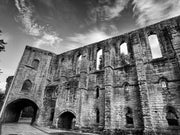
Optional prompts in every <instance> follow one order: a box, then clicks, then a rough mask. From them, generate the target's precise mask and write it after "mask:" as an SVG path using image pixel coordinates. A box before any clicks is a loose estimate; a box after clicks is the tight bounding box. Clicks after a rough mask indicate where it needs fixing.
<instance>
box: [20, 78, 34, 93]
mask: <svg viewBox="0 0 180 135" xmlns="http://www.w3.org/2000/svg"><path fill="white" fill-rule="evenodd" d="M31 88H32V82H31V81H30V80H29V79H27V80H25V81H24V83H23V86H22V89H21V91H24V92H30V91H31Z"/></svg>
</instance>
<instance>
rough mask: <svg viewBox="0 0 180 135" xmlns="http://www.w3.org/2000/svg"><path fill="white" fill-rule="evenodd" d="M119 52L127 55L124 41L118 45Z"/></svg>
mask: <svg viewBox="0 0 180 135" xmlns="http://www.w3.org/2000/svg"><path fill="white" fill-rule="evenodd" d="M120 54H124V55H128V48H127V43H126V42H124V43H122V44H121V45H120Z"/></svg>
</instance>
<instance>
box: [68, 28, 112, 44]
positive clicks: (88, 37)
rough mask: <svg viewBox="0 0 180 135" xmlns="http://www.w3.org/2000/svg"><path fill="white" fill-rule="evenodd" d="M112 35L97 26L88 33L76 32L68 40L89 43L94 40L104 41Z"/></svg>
mask: <svg viewBox="0 0 180 135" xmlns="http://www.w3.org/2000/svg"><path fill="white" fill-rule="evenodd" d="M110 37H111V36H109V35H107V34H106V33H105V32H103V31H102V30H99V29H97V28H95V29H93V30H90V31H88V32H87V33H83V34H75V35H74V36H72V37H69V38H68V40H70V41H72V42H75V43H78V44H82V45H87V44H91V43H94V42H99V41H102V40H104V39H107V38H110Z"/></svg>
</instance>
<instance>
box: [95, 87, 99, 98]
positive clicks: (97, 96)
mask: <svg viewBox="0 0 180 135" xmlns="http://www.w3.org/2000/svg"><path fill="white" fill-rule="evenodd" d="M96 98H99V87H96Z"/></svg>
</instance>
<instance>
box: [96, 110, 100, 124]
mask: <svg viewBox="0 0 180 135" xmlns="http://www.w3.org/2000/svg"><path fill="white" fill-rule="evenodd" d="M99 121H100V115H99V109H98V108H97V109H96V123H99Z"/></svg>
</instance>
